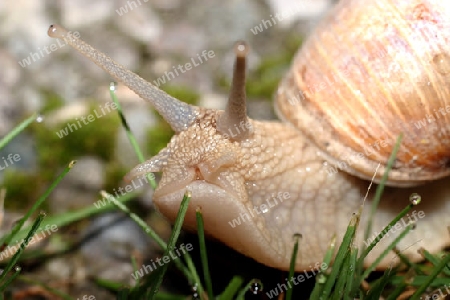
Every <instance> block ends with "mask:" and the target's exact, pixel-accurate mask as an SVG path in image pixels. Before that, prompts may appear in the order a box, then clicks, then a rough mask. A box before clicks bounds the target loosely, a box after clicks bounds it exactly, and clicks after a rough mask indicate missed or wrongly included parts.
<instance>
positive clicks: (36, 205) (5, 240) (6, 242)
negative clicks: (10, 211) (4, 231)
mask: <svg viewBox="0 0 450 300" xmlns="http://www.w3.org/2000/svg"><path fill="white" fill-rule="evenodd" d="M75 163H76V161H74V160H73V161H71V162H70V163H69V165H68V166H67V167H66V168H65V169H64V171H63V172H62V173H61V174H60V175H59V176H58V178H56V180H55V181H54V182H53V183H52V184H51V186H50V187H49V188H48V189H47V190H46V191H45V193H44V194H43V195H42V196H41V197H40V198H39V199H38V201H36V202H35V203H34V204H33V206H32V207H31V208H30V209H29V210H28V211H27V213H26V214H25V216H23V217H22V218H21V219H20V221H19V222H17V224H16V225H15V226H14V228H13V230H12V231H11V233H10V234H9V235H7V236H6V237H3V238H2V239H0V244H3V245H9V243H10V242H11V240H12V239H13V238H14V236H15V235H16V234H17V233H18V232H19V231H20V229H21V228H22V227H23V224H25V222H26V220H28V219H29V218H30V216H31V215H32V214H33V213H34V212H35V211H36V210H37V209H38V208H39V206H41V205H42V203H44V201H45V199H47V197H48V196H49V195H50V194H51V193H52V192H53V190H54V189H55V187H56V186H57V185H58V184H59V183H60V182H61V180H62V179H63V178H64V177H65V176H66V174H67V173H69V171H70V170H71V169H72V167H73V166H74V165H75Z"/></svg>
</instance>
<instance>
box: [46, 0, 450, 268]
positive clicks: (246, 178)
mask: <svg viewBox="0 0 450 300" xmlns="http://www.w3.org/2000/svg"><path fill="white" fill-rule="evenodd" d="M353 2H355V3H356V2H357V1H347V2H345V3H353ZM373 2H375V1H373ZM373 2H372V1H370V3H373ZM381 2H384V1H381ZM395 2H398V1H392V3H395ZM413 2H414V1H413ZM414 3H418V2H417V1H416V2H414ZM423 3H425V2H424V1H423ZM426 3H429V2H426ZM344 6H345V5H344ZM340 9H343V8H342V6H341V8H340ZM441 11H443V10H441ZM335 13H336V12H335ZM55 28H57V29H55ZM55 30H56V31H58V30H60V31H61V30H63V29H62V27H58V26H56V27H53V29H51V34H52V35H53V36H56V37H58V32H55ZM68 43H69V44H70V45H71V46H73V47H74V48H75V49H77V50H78V51H80V52H81V53H83V54H84V55H86V56H87V57H89V58H90V59H91V60H93V61H95V63H97V64H98V65H99V66H100V67H102V68H104V69H105V70H106V71H107V72H109V73H110V74H111V75H112V76H113V77H115V78H116V79H117V80H118V81H121V82H123V83H125V84H126V85H127V86H129V87H130V88H131V89H132V90H134V91H135V92H136V93H137V94H138V95H140V96H141V97H142V98H144V99H145V100H147V101H149V102H150V103H151V104H152V105H153V106H155V107H156V108H157V109H158V111H159V112H160V113H161V115H163V116H164V118H165V119H166V121H168V123H169V124H171V126H172V128H174V130H175V132H176V134H175V135H174V136H173V137H172V139H171V141H170V143H169V144H168V145H167V147H166V148H164V149H163V150H161V152H160V153H159V154H158V155H156V156H155V157H153V158H151V159H150V160H148V161H147V162H145V163H144V164H141V165H139V166H137V167H136V168H134V169H133V170H132V171H131V172H130V173H129V174H128V175H127V178H128V179H132V178H133V177H136V176H140V175H142V174H145V173H148V172H162V178H161V180H160V182H159V186H158V188H157V190H156V191H155V193H154V197H153V201H154V203H155V205H156V206H157V208H158V209H159V211H160V212H161V213H162V214H164V215H165V216H166V217H167V218H168V219H169V220H171V221H173V220H174V219H175V217H176V215H177V212H178V209H179V205H180V202H181V199H182V198H183V195H184V193H185V192H186V191H190V193H191V196H192V198H191V201H190V205H189V209H188V212H187V215H186V218H185V223H184V226H185V228H187V229H191V230H194V229H195V227H196V221H195V209H196V208H197V207H201V209H202V212H203V216H204V219H205V227H206V228H205V230H206V232H207V233H208V234H209V235H210V236H212V237H214V238H216V239H218V240H220V241H222V242H223V243H225V244H227V245H228V246H230V247H232V248H234V249H235V250H237V251H239V252H241V253H243V254H245V255H247V256H249V257H252V258H254V259H255V260H257V261H259V262H261V263H263V264H265V265H268V266H271V267H275V268H279V269H283V270H287V269H289V262H290V256H291V253H292V249H293V245H294V241H295V239H294V235H295V234H302V239H301V241H300V247H299V253H298V257H297V261H296V270H297V271H301V270H310V269H312V268H313V267H314V265H315V264H316V263H317V262H321V261H322V259H323V257H324V255H325V251H326V250H327V248H328V246H329V244H330V241H331V240H332V237H333V235H334V234H336V243H337V246H338V245H339V242H340V241H341V239H342V237H343V234H344V233H345V230H346V227H347V225H348V224H349V221H350V219H351V218H352V214H353V213H356V212H358V210H359V209H360V207H361V205H362V204H363V198H364V195H365V194H366V191H367V188H368V186H369V182H368V181H366V180H364V179H360V178H358V177H355V176H353V175H350V174H347V173H345V172H344V171H341V170H340V171H339V172H337V173H334V174H330V173H329V172H328V171H327V170H328V168H330V167H332V166H331V165H330V163H329V162H328V160H329V156H330V155H329V154H326V151H324V149H322V148H320V147H319V146H320V145H319V146H318V145H317V144H315V143H314V142H312V139H311V136H308V135H303V134H302V133H301V132H300V131H299V130H298V129H297V128H296V127H294V126H293V125H292V124H291V123H289V122H285V123H280V122H260V121H256V120H251V119H249V118H247V117H246V116H241V117H239V118H237V119H233V120H230V118H229V117H228V116H229V113H230V111H233V110H235V109H236V107H233V105H231V104H230V103H233V102H238V101H234V100H235V99H234V97H240V96H239V95H240V94H239V93H236V92H232V93H231V96H230V97H231V98H232V99H231V100H232V101H230V102H229V105H228V106H227V109H226V111H222V110H210V109H205V108H199V107H193V106H188V105H186V104H185V103H182V102H180V101H178V100H176V99H174V98H172V97H170V96H168V95H165V94H164V93H163V92H161V91H160V90H159V89H157V88H156V87H154V86H152V85H151V84H150V83H148V82H146V81H145V80H143V79H142V78H140V77H138V76H137V75H135V74H133V73H131V72H130V71H128V70H126V69H124V68H123V67H122V66H120V65H119V64H117V63H115V62H113V61H112V60H111V59H110V58H108V57H107V56H106V55H104V54H103V53H100V52H98V51H97V50H95V49H93V48H92V47H90V46H89V45H87V44H86V43H84V42H82V41H81V40H78V39H69V40H68ZM244 52H246V51H244ZM244 56H245V55H244ZM239 57H240V56H239V54H238V58H237V61H236V62H237V63H238V62H239ZM312 63H318V62H312ZM293 68H295V67H293ZM235 70H236V69H235ZM237 73H239V72H236V71H235V78H236V74H237ZM239 74H240V75H241V76H240V77H241V78H242V79H244V77H245V76H242V66H241V73H239ZM292 76H294V75H289V74H288V75H287V77H286V78H287V79H286V80H285V82H292ZM241 81H242V80H241ZM294 82H295V81H294ZM233 84H235V81H233ZM239 84H240V85H241V88H242V85H243V83H242V82H241V83H239V81H236V85H237V86H239ZM287 90H288V88H287V86H286V85H282V86H281V87H280V91H279V98H280V99H282V97H286V95H288V94H287V92H286V91H287ZM294 91H295V89H294ZM291 93H294V92H291ZM244 101H245V97H243V99H242V101H241V106H242V108H243V107H245V102H244ZM340 101H341V100H340ZM230 107H231V108H230ZM280 108H281V103H278V105H277V109H278V111H281V109H280ZM337 115H338V114H337ZM355 116H356V115H355ZM218 120H219V121H218ZM218 122H219V123H220V124H218ZM294 123H295V122H294ZM405 136H408V133H406V134H405ZM384 150H385V151H386V152H390V151H392V147H387V148H386V149H384ZM336 159H337V160H339V157H338V158H336ZM368 169H370V168H368ZM372 172H375V168H373V169H372ZM374 188H375V187H372V190H371V191H370V193H369V195H368V197H367V199H368V200H367V201H366V203H365V206H364V208H363V212H362V219H361V222H360V230H359V231H358V234H357V240H356V241H355V244H356V245H358V246H360V245H362V242H363V240H362V232H363V230H361V229H363V228H365V225H366V218H367V215H368V210H369V207H370V205H371V199H372V196H373V192H372V191H373V190H374ZM413 192H415V193H419V194H420V195H421V196H422V198H423V199H422V203H421V204H420V205H419V206H416V207H414V208H413V210H415V211H416V212H415V214H414V215H415V216H416V217H415V218H414V217H411V216H412V213H413V212H411V216H410V218H409V219H408V218H406V217H405V218H404V220H405V222H404V223H402V222H401V223H399V224H398V225H399V227H400V228H396V230H395V232H393V231H391V232H390V234H389V236H387V237H385V238H384V239H382V240H381V241H380V243H379V244H378V245H377V246H376V247H375V248H374V249H373V251H372V252H371V253H370V254H369V255H368V257H367V259H366V261H365V265H368V264H370V263H372V262H374V260H375V259H376V258H377V257H378V256H379V254H380V253H381V252H382V250H384V249H385V248H386V246H387V245H388V244H389V243H390V242H391V241H392V240H393V239H394V238H395V237H397V236H398V235H399V234H400V232H401V231H402V230H403V229H405V226H406V224H407V223H408V222H409V221H410V220H415V221H417V227H416V229H415V230H413V231H411V232H410V234H408V236H407V237H406V238H405V239H403V240H402V241H401V242H400V243H399V244H398V249H399V250H400V251H402V253H403V254H404V255H406V256H408V257H410V258H411V259H412V260H413V261H417V260H419V259H421V256H420V255H419V254H418V252H417V250H418V249H419V248H420V247H424V248H426V249H427V250H429V251H431V252H436V251H438V250H440V249H442V248H443V247H445V246H447V245H448V244H449V241H450V238H449V236H448V232H447V226H448V225H449V224H448V223H449V221H448V220H449V218H448V216H449V214H450V201H448V199H450V185H449V184H448V179H445V178H444V179H440V180H435V181H433V182H430V183H427V184H426V185H422V186H419V187H409V188H398V187H397V188H395V187H388V188H386V189H385V192H384V194H383V197H382V200H381V204H380V206H379V209H378V211H377V212H376V214H375V218H374V223H373V228H372V229H373V231H372V232H370V233H369V235H370V237H372V236H373V235H374V234H375V232H377V233H379V232H380V231H381V230H382V229H383V227H384V226H385V225H387V224H388V223H389V222H390V221H391V220H392V219H393V218H394V217H395V216H396V215H397V214H398V213H399V212H400V211H401V210H402V209H403V208H404V207H405V206H406V205H408V204H409V197H410V194H411V193H413ZM269 203H270V204H269ZM263 205H265V206H263ZM246 215H248V217H247V216H246ZM417 216H422V217H419V218H417ZM236 219H240V221H241V224H240V225H236V223H233V220H236ZM230 223H231V224H234V225H235V226H234V227H233V226H231V225H230ZM393 257H394V254H393V253H391V254H390V255H388V256H387V257H386V258H385V259H384V260H383V261H382V262H381V263H380V264H379V265H378V268H380V269H382V268H387V267H389V266H390V265H391V264H392V263H394V262H395V260H393Z"/></svg>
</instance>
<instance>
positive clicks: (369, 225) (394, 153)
mask: <svg viewBox="0 0 450 300" xmlns="http://www.w3.org/2000/svg"><path fill="white" fill-rule="evenodd" d="M402 138H403V133H401V134H400V135H399V136H398V138H397V141H396V143H395V146H394V149H393V150H392V153H391V156H390V157H389V159H388V162H387V165H386V170H385V172H384V174H383V177H382V178H381V181H380V184H379V185H378V187H377V189H376V191H375V196H374V199H373V202H372V207H371V211H370V215H369V220H368V222H367V227H366V231H365V232H364V240H365V241H367V239H368V238H369V235H370V232H371V231H372V223H373V217H374V215H375V212H376V211H377V208H378V204H379V203H380V200H381V195H382V194H383V191H384V186H385V183H386V181H387V179H388V175H389V172H390V171H391V169H392V166H393V165H394V162H395V159H396V157H397V152H398V150H399V149H400V144H401V142H402ZM381 183H383V184H381Z"/></svg>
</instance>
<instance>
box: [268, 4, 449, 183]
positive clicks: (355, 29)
mask: <svg viewBox="0 0 450 300" xmlns="http://www.w3.org/2000/svg"><path fill="white" fill-rule="evenodd" d="M350 7H351V9H349V8H350ZM448 20H450V3H448V2H446V1H440V0H421V1H417V0H416V1H400V0H380V1H370V2H368V1H364V0H348V1H341V2H340V3H339V4H338V5H337V6H336V7H335V8H334V10H333V11H332V12H331V13H330V14H329V15H328V17H326V18H325V19H324V20H323V22H322V23H321V24H320V25H319V26H318V27H317V28H316V29H315V31H314V32H313V33H312V34H311V37H310V38H309V39H308V40H307V42H306V43H305V44H304V45H303V47H302V48H301V49H300V50H299V52H298V53H297V55H296V57H295V59H294V63H293V64H292V67H291V69H290V71H289V72H288V74H287V75H286V76H285V78H284V79H283V82H282V83H281V85H280V88H279V90H278V95H277V100H276V104H275V105H276V110H277V113H278V115H279V116H280V117H281V118H282V119H284V120H287V121H289V122H291V123H292V124H294V126H296V127H297V128H298V129H299V130H300V131H301V132H302V133H303V134H304V135H305V136H306V137H307V138H308V139H310V140H311V141H312V142H313V143H315V144H316V145H317V146H318V147H319V148H320V149H321V150H322V151H323V152H324V153H325V155H326V156H327V157H328V158H329V160H330V161H332V162H335V163H336V162H339V161H342V160H344V159H345V158H353V160H352V162H353V163H351V164H350V166H349V167H350V170H349V172H350V173H352V174H355V175H358V176H360V177H363V178H371V177H372V176H373V174H374V171H375V169H376V167H377V165H378V164H379V163H380V164H381V168H380V169H379V171H378V175H377V177H376V180H377V181H379V179H380V178H381V176H382V175H383V173H384V170H385V168H386V163H387V160H388V158H389V156H390V154H391V152H392V150H393V147H394V145H395V142H396V140H397V137H398V136H399V135H400V134H401V133H403V139H402V142H401V146H400V149H399V152H398V154H397V156H396V161H395V163H394V166H393V169H392V171H391V172H390V175H389V180H388V183H387V184H389V185H395V186H411V185H415V184H418V183H422V182H426V181H430V180H434V179H437V178H441V177H444V176H446V175H448V174H449V173H450V101H449V98H450V86H449V82H450V50H449V45H450V30H449V29H450V26H448V24H449V23H448Z"/></svg>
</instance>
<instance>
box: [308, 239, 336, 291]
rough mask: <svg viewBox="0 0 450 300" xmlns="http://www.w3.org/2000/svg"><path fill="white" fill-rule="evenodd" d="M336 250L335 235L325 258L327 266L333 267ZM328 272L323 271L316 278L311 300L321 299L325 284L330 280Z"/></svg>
mask: <svg viewBox="0 0 450 300" xmlns="http://www.w3.org/2000/svg"><path fill="white" fill-rule="evenodd" d="M335 248H336V234H334V235H333V237H332V238H331V241H330V245H329V246H328V250H327V252H326V253H325V257H324V259H323V262H324V263H325V264H326V265H327V266H330V265H331V260H332V259H333V254H334V249H335ZM328 270H329V269H327V270H322V273H320V274H318V275H317V276H316V284H315V285H314V289H313V291H312V292H311V296H310V298H311V299H319V298H320V295H321V294H322V291H323V288H324V286H325V282H326V280H327V278H328V275H326V272H327V271H328Z"/></svg>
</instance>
